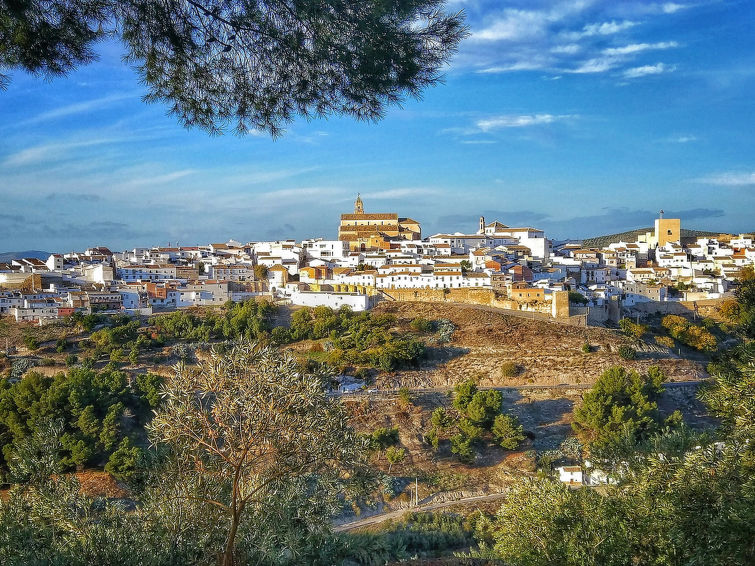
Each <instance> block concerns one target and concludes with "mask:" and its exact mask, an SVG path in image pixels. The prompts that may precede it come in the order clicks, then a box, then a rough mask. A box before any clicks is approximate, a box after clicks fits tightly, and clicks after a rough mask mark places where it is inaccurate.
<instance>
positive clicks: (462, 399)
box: [454, 379, 477, 413]
mask: <svg viewBox="0 0 755 566" xmlns="http://www.w3.org/2000/svg"><path fill="white" fill-rule="evenodd" d="M475 393H477V384H475V382H474V381H473V380H471V379H467V380H466V381H462V382H461V383H458V384H456V385H455V386H454V408H455V409H456V410H457V411H459V412H461V413H464V412H466V410H467V405H469V403H470V402H471V401H472V397H474V395H475Z"/></svg>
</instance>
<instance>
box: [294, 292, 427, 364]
mask: <svg viewBox="0 0 755 566" xmlns="http://www.w3.org/2000/svg"><path fill="white" fill-rule="evenodd" d="M395 324H396V319H395V317H394V316H392V315H385V314H379V315H373V314H372V313H369V312H360V313H353V312H352V311H351V309H347V308H343V307H342V308H341V309H339V310H338V311H334V310H333V309H331V308H329V307H316V308H314V309H312V308H304V309H299V310H297V311H296V312H294V314H293V315H292V316H291V326H290V328H289V330H288V337H289V340H290V341H299V340H320V339H322V338H330V340H331V341H332V343H333V347H334V349H333V350H332V351H331V352H330V353H329V355H328V359H329V360H332V361H338V362H339V363H340V364H344V363H351V364H356V365H369V366H372V367H376V368H380V369H382V370H385V371H393V370H396V369H400V368H404V367H413V366H416V365H417V364H418V363H419V360H420V359H422V357H423V356H424V354H425V346H424V344H423V343H422V342H421V341H420V340H417V339H416V338H413V337H411V336H402V335H400V334H399V333H397V332H395V331H392V330H391V329H392V328H393V326H395ZM281 337H283V335H282V334H281Z"/></svg>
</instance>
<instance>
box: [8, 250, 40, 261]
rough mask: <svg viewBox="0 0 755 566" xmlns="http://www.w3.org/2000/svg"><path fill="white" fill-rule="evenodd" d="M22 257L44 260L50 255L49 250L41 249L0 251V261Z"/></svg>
mask: <svg viewBox="0 0 755 566" xmlns="http://www.w3.org/2000/svg"><path fill="white" fill-rule="evenodd" d="M22 257H35V258H37V259H42V260H46V259H47V258H48V257H50V252H43V251H41V250H25V251H22V252H0V262H8V261H11V260H13V259H19V258H22Z"/></svg>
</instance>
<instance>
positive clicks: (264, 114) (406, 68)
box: [0, 0, 466, 135]
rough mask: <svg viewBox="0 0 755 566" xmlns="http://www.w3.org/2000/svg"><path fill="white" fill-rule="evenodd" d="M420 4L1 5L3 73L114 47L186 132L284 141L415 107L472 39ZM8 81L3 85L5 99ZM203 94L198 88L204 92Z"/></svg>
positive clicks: (63, 68) (85, 57)
mask: <svg viewBox="0 0 755 566" xmlns="http://www.w3.org/2000/svg"><path fill="white" fill-rule="evenodd" d="M439 8H442V6H441V5H440V4H439V3H438V2H436V1H434V0H423V1H418V2H362V3H358V4H351V3H348V2H347V3H343V2H337V1H334V0H328V1H326V2H317V3H304V4H300V3H297V2H290V1H285V2H265V3H245V2H221V1H218V0H208V1H204V2H195V1H190V2H167V3H161V2H151V1H147V0H123V1H119V2H111V1H105V0H81V1H71V0H52V1H44V2H43V1H41V0H32V1H24V2H15V1H14V2H4V3H3V10H2V11H0V16H2V17H0V68H9V69H13V70H17V69H21V70H25V71H28V72H32V73H39V74H43V75H46V76H56V75H64V74H66V73H68V72H69V71H71V70H73V69H75V68H76V67H78V66H79V65H81V64H85V63H88V62H90V61H92V60H93V59H94V58H95V54H94V51H93V49H92V48H93V46H94V44H95V42H96V41H97V40H98V39H100V38H102V37H104V36H116V37H117V38H118V39H119V40H120V44H121V45H123V46H124V48H125V51H126V52H125V54H124V55H125V58H126V59H127V60H128V61H129V62H130V63H131V64H133V65H134V67H135V68H136V70H137V72H138V74H139V75H140V78H141V80H142V81H143V82H144V83H145V84H146V85H147V88H148V90H149V92H148V95H147V100H149V101H163V102H166V103H167V104H168V106H169V107H170V108H171V112H172V113H173V114H175V115H177V117H178V119H179V121H180V122H181V123H182V124H184V125H187V126H188V125H191V126H198V127H201V128H204V129H206V130H208V131H209V132H211V133H219V132H222V131H223V130H225V129H227V128H229V127H230V128H233V129H234V131H236V132H237V133H239V134H243V133H247V132H248V131H249V130H251V129H257V130H262V131H266V132H269V133H270V134H272V135H277V134H279V133H280V130H281V127H282V125H283V124H285V123H287V122H290V121H291V120H293V119H294V117H295V116H296V115H301V116H304V117H316V116H323V115H329V114H344V115H348V116H351V117H354V118H356V119H359V120H364V119H368V120H376V119H379V118H380V117H382V116H383V114H384V113H385V111H386V109H387V108H388V107H390V106H391V105H394V104H397V103H399V102H400V101H401V99H402V98H404V97H405V96H412V97H418V96H419V95H420V93H421V91H422V90H423V89H424V88H425V87H427V86H430V85H434V84H436V83H437V82H438V80H439V73H440V71H441V69H443V67H444V65H445V64H446V63H447V62H448V60H449V59H450V57H451V55H452V54H453V53H454V51H455V50H456V47H457V45H458V43H459V42H460V41H461V39H462V38H463V37H464V36H465V34H466V29H465V28H464V26H463V17H462V15H461V13H458V14H455V15H447V14H445V13H444V12H443V11H442V10H441V9H439ZM8 80H9V78H8V76H6V75H3V74H0V88H1V87H4V86H5V85H6V84H7V82H8ZM200 85H201V86H200Z"/></svg>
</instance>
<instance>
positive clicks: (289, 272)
mask: <svg viewBox="0 0 755 566" xmlns="http://www.w3.org/2000/svg"><path fill="white" fill-rule="evenodd" d="M339 236H340V238H339V239H337V240H325V239H322V238H316V239H307V240H303V241H295V240H284V241H274V242H249V243H241V242H236V241H233V240H231V241H229V242H226V243H223V244H209V245H204V246H189V247H187V246H175V247H153V248H134V249H132V250H127V251H123V252H113V251H111V250H109V249H108V248H104V247H96V248H90V249H88V250H86V251H84V252H71V253H62V254H58V253H55V254H52V255H50V256H49V257H48V258H47V260H46V261H44V260H41V259H35V258H24V259H15V260H12V261H10V262H8V263H0V315H11V316H13V317H15V319H16V320H18V321H30V322H40V323H41V322H44V321H45V320H49V319H55V318H59V317H63V316H67V315H69V314H71V313H72V312H75V311H76V310H80V311H84V312H92V311H104V312H121V311H127V312H137V313H143V314H148V313H151V312H154V311H160V310H172V309H180V308H185V307H195V306H217V305H222V304H224V303H225V302H227V301H229V300H232V301H241V300H244V299H247V298H249V297H255V296H261V295H264V296H267V297H270V298H273V299H275V300H278V301H284V302H288V303H291V304H295V305H305V306H318V305H327V306H331V307H334V308H338V307H340V306H343V305H348V306H349V307H351V308H352V309H354V310H364V309H368V308H370V307H372V306H373V305H374V304H375V303H376V302H377V301H380V300H384V299H390V298H391V294H392V293H394V294H395V293H396V292H397V291H398V290H407V289H410V290H411V289H413V290H415V291H420V290H422V291H438V290H444V292H445V290H456V289H478V290H488V291H490V292H491V293H494V294H495V295H496V296H502V297H506V298H507V299H509V300H511V301H513V302H514V303H515V304H520V305H522V308H523V309H526V308H527V306H528V305H533V304H538V303H545V302H548V301H549V300H551V297H552V296H554V293H556V292H558V291H567V290H570V291H577V292H579V293H580V294H581V295H582V297H583V299H582V300H581V301H580V302H583V303H585V302H586V303H585V304H586V306H587V307H605V306H606V305H608V304H609V303H614V304H615V303H617V302H620V304H621V306H623V307H627V308H631V307H632V306H634V305H637V304H638V303H647V302H654V303H662V302H668V301H679V300H699V299H703V298H718V297H721V296H722V295H723V294H724V293H726V292H727V291H728V290H729V287H730V285H731V282H732V281H733V280H734V279H735V278H736V277H737V276H738V274H739V272H740V271H741V269H742V268H743V267H745V266H748V265H753V264H755V244H753V236H752V235H750V234H741V235H739V236H731V235H720V236H719V237H717V238H711V237H706V238H693V239H687V238H682V237H681V229H680V223H679V220H678V219H664V218H662V217H661V218H659V219H657V220H656V225H655V230H654V231H651V232H648V233H647V234H644V235H641V236H640V237H638V238H637V241H634V242H623V241H617V242H611V243H610V244H608V245H607V246H606V247H603V248H600V249H598V248H586V247H584V246H583V245H581V243H578V242H553V241H552V240H550V239H548V238H547V237H546V235H545V233H544V232H543V231H542V230H538V229H536V228H532V227H510V226H507V225H505V224H502V223H500V222H492V223H486V222H485V219H484V218H480V219H479V226H478V230H477V231H476V232H475V233H470V234H462V233H453V234H435V235H432V236H429V237H426V238H424V239H423V238H422V237H421V231H420V227H419V223H418V222H416V221H414V220H411V219H408V218H399V217H398V215H396V214H394V213H390V214H367V213H365V212H364V209H363V203H362V201H361V199H360V198H358V199H357V202H356V204H355V210H354V213H353V214H344V215H342V217H341V226H340V227H339ZM572 297H573V298H574V295H572Z"/></svg>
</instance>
